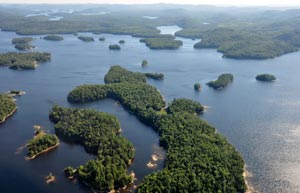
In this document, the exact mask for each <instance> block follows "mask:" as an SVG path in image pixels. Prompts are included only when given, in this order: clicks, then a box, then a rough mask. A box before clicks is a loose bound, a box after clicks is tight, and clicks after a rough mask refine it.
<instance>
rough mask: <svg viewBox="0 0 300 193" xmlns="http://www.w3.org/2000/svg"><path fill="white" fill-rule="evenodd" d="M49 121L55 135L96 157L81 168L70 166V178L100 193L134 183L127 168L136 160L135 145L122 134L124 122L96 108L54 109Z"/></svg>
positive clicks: (68, 174)
mask: <svg viewBox="0 0 300 193" xmlns="http://www.w3.org/2000/svg"><path fill="white" fill-rule="evenodd" d="M49 118H50V120H51V121H52V122H54V123H55V133H56V134H57V135H58V136H59V137H61V138H62V139H63V140H64V141H69V142H73V143H80V144H82V145H83V146H84V147H85V149H86V150H87V151H88V152H90V153H93V154H95V155H96V158H95V159H94V160H90V161H88V162H87V163H86V164H84V165H81V166H79V167H78V168H77V169H74V168H72V167H67V168H66V170H65V173H66V175H67V176H68V177H76V178H78V179H79V180H80V181H81V182H83V183H84V184H87V185H89V186H90V187H91V188H93V189H94V190H97V191H106V192H109V191H111V190H114V189H120V188H123V187H125V186H127V185H128V184H130V183H132V181H133V176H131V175H128V174H127V167H128V166H129V165H130V163H131V160H132V159H133V157H134V149H133V146H132V144H131V143H130V142H129V141H128V140H127V139H125V138H124V137H123V136H121V135H120V134H119V132H120V123H119V121H118V120H117V118H116V117H115V116H113V115H110V114H108V113H102V112H98V111H95V110H92V109H72V108H63V107H60V106H54V107H53V108H52V109H51V112H50V115H49Z"/></svg>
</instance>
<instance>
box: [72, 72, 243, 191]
mask: <svg viewBox="0 0 300 193" xmlns="http://www.w3.org/2000/svg"><path fill="white" fill-rule="evenodd" d="M113 68H116V67H112V69H113ZM112 72H113V70H110V71H109V72H108V74H111V73H112ZM122 74H123V75H126V76H127V78H126V79H125V80H123V81H122V80H121V81H120V79H119V77H120V76H122ZM135 75H136V74H135V73H133V72H132V73H128V71H126V70H121V71H119V72H118V76H111V75H110V76H111V78H110V82H113V83H109V84H105V85H82V86H78V87H76V88H75V89H74V90H72V91H71V92H70V93H69V95H68V100H69V102H80V103H84V102H91V101H97V100H101V99H104V98H107V97H109V98H113V99H115V100H118V101H119V102H120V103H121V104H122V105H124V107H125V108H126V109H127V110H128V111H129V112H131V113H133V114H135V115H136V116H137V117H138V118H139V119H140V120H141V121H143V122H144V123H145V124H148V125H150V126H152V127H153V129H155V130H156V131H158V133H159V135H160V145H162V146H163V147H164V148H165V149H166V150H167V158H166V161H165V167H164V169H163V170H162V171H158V172H155V173H152V174H150V175H148V176H147V177H146V178H145V179H144V180H143V181H142V183H141V184H140V185H139V187H138V192H139V193H149V192H159V193H164V192H170V193H177V192H231V193H239V192H245V191H246V185H245V182H244V178H243V171H244V170H243V168H244V161H243V159H242V158H241V156H240V154H239V153H238V152H237V151H236V150H235V149H234V147H233V146H231V145H230V144H229V143H228V142H227V141H226V139H225V138H224V137H222V136H221V135H220V134H218V133H216V131H215V129H214V128H213V127H211V126H210V125H209V124H207V123H206V122H204V121H203V120H201V119H199V117H197V116H196V115H195V113H200V112H202V111H203V110H204V108H203V106H202V105H201V104H200V103H198V102H195V101H192V100H189V99H175V100H174V101H173V102H172V103H171V104H170V105H169V107H168V108H167V109H166V110H164V109H163V107H164V101H163V99H162V96H161V95H160V93H159V92H158V91H157V90H156V89H155V88H153V87H152V86H150V85H148V84H146V83H145V82H144V81H143V80H142V79H138V78H136V77H135ZM128 80H130V81H128ZM68 171H69V172H68V173H70V172H72V170H68Z"/></svg>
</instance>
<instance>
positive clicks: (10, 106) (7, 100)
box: [0, 94, 17, 124]
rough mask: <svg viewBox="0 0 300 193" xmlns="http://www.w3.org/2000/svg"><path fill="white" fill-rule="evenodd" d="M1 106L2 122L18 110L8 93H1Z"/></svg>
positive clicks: (0, 115) (0, 118)
mask: <svg viewBox="0 0 300 193" xmlns="http://www.w3.org/2000/svg"><path fill="white" fill-rule="evenodd" d="M0 107H1V108H0V124H1V123H4V122H5V121H6V119H7V118H8V117H10V116H12V115H13V114H14V112H15V111H16V110H17V106H16V104H15V102H14V100H13V98H12V97H11V96H8V95H6V94H0Z"/></svg>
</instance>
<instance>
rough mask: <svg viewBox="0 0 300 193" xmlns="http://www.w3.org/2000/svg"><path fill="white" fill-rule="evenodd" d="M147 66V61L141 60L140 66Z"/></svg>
mask: <svg viewBox="0 0 300 193" xmlns="http://www.w3.org/2000/svg"><path fill="white" fill-rule="evenodd" d="M147 66H148V61H147V60H143V61H142V67H143V68H145V67H147Z"/></svg>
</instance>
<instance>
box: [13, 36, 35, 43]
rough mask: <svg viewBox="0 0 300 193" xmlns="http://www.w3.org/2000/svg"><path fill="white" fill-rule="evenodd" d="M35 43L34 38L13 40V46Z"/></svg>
mask: <svg viewBox="0 0 300 193" xmlns="http://www.w3.org/2000/svg"><path fill="white" fill-rule="evenodd" d="M32 41H33V38H32V37H26V38H25V37H24V38H13V39H12V40H11V43H12V44H28V43H30V42H32Z"/></svg>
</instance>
